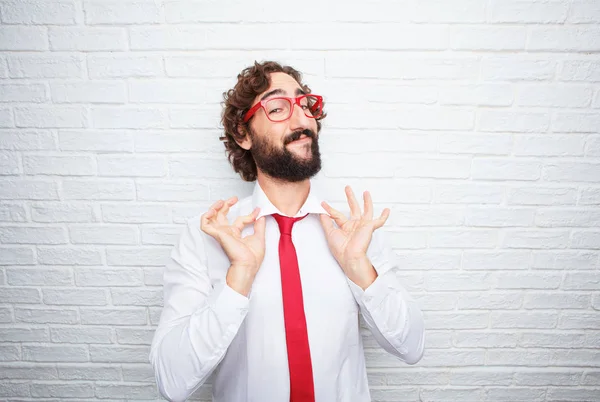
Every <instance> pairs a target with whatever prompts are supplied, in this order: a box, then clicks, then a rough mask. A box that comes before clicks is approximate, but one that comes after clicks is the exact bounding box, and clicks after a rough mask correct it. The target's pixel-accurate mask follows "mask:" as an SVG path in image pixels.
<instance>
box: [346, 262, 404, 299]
mask: <svg viewBox="0 0 600 402" xmlns="http://www.w3.org/2000/svg"><path fill="white" fill-rule="evenodd" d="M346 279H347V281H348V283H349V285H350V289H351V290H352V294H353V295H354V299H355V300H356V302H357V303H358V304H359V306H360V307H361V308H365V307H367V308H369V309H373V308H375V307H377V306H379V305H380V304H381V303H382V302H383V300H384V299H385V298H386V296H387V295H388V294H389V293H390V291H392V290H394V289H398V288H400V287H401V285H400V281H399V280H398V277H397V276H396V274H395V272H394V270H393V269H390V270H387V271H386V272H384V273H382V274H378V275H377V278H375V280H374V281H373V283H371V284H370V285H369V287H367V288H366V289H365V290H363V289H362V288H361V287H360V286H358V285H357V284H356V283H354V282H352V280H350V278H347V277H346Z"/></svg>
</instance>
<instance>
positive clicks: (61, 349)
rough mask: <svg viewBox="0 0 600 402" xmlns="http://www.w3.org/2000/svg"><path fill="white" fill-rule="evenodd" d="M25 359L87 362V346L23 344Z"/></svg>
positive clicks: (33, 360)
mask: <svg viewBox="0 0 600 402" xmlns="http://www.w3.org/2000/svg"><path fill="white" fill-rule="evenodd" d="M23 360H24V361H31V362H87V361H89V357H88V348H87V345H86V346H64V345H60V346H58V345H57V346H54V345H52V346H33V345H32V346H23Z"/></svg>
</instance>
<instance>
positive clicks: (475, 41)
mask: <svg viewBox="0 0 600 402" xmlns="http://www.w3.org/2000/svg"><path fill="white" fill-rule="evenodd" d="M526 39H527V28H525V27H506V26H488V27H480V26H475V27H474V26H468V25H465V26H454V27H452V28H451V30H450V48H451V49H455V50H522V49H525V42H526Z"/></svg>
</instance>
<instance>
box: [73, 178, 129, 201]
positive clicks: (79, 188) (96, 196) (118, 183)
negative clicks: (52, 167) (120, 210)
mask: <svg viewBox="0 0 600 402" xmlns="http://www.w3.org/2000/svg"><path fill="white" fill-rule="evenodd" d="M62 192H63V195H64V199H66V200H133V199H134V198H135V187H134V184H133V181H132V180H118V179H97V180H80V179H65V180H64V181H63V187H62Z"/></svg>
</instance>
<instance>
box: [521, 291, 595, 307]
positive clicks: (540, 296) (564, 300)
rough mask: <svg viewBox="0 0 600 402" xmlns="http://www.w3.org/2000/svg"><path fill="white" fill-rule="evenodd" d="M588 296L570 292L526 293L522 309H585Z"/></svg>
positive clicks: (588, 303) (588, 302) (588, 299)
mask: <svg viewBox="0 0 600 402" xmlns="http://www.w3.org/2000/svg"><path fill="white" fill-rule="evenodd" d="M589 305H590V296H589V295H586V294H580V293H571V292H546V293H532V292H527V294H526V295H525V302H524V303H523V307H524V308H526V309H585V308H587V307H588V306H589Z"/></svg>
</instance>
